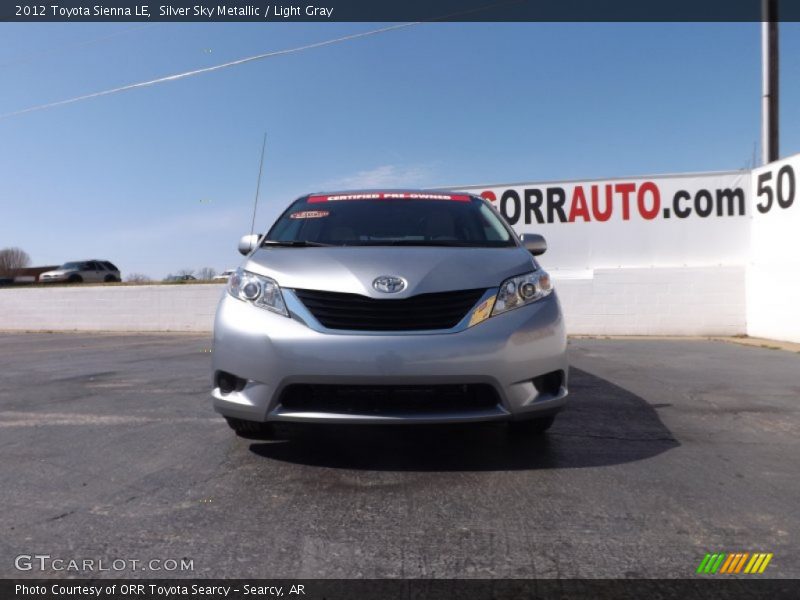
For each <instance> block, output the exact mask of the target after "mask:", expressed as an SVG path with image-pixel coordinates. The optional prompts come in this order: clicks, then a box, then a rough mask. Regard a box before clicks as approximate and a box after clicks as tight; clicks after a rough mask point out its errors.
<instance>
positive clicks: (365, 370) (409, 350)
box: [212, 190, 568, 436]
mask: <svg viewBox="0 0 800 600" xmlns="http://www.w3.org/2000/svg"><path fill="white" fill-rule="evenodd" d="M239 250H240V252H241V253H242V254H244V255H245V256H246V259H245V261H244V262H243V264H242V265H241V267H240V268H239V269H237V271H236V272H235V273H234V274H233V275H232V276H231V277H230V278H229V280H228V283H227V288H226V291H225V292H224V293H223V295H222V298H221V300H220V303H219V306H218V309H217V313H216V319H215V324H214V346H213V358H212V361H213V390H212V396H213V402H214V408H215V409H216V410H217V411H218V412H219V413H221V414H222V415H223V416H225V418H226V419H227V421H228V423H229V424H230V426H231V427H232V428H233V429H234V430H235V431H236V432H237V433H239V434H241V435H255V436H269V435H270V434H271V433H272V431H273V430H272V427H271V426H272V425H273V424H275V423H281V422H303V423H329V424H336V423H348V424H354V423H363V424H375V423H384V424H385V423H392V424H395V423H396V424H404V423H442V422H445V423H455V422H477V421H507V422H508V423H509V424H510V429H511V430H513V431H522V432H526V433H539V432H542V431H544V430H546V429H547V428H548V427H549V426H550V425H551V424H552V422H553V419H554V417H555V414H556V413H557V412H558V411H559V410H560V409H561V408H562V406H563V405H564V403H565V401H566V397H567V373H568V367H567V358H566V345H567V341H566V333H565V328H564V318H563V316H562V313H561V307H560V305H559V301H558V298H557V295H556V293H555V291H554V289H553V284H552V281H551V280H550V276H549V275H548V274H547V272H546V271H545V270H544V269H543V268H542V267H541V265H540V264H539V262H538V261H537V259H536V257H537V256H538V255H540V254H542V253H544V251H545V250H546V244H545V241H544V238H542V237H541V236H539V235H524V236H522V238H521V239H520V238H518V237H517V235H516V234H515V233H514V231H513V230H512V229H511V227H509V226H508V224H507V223H506V222H505V221H504V219H503V217H502V216H501V215H500V214H499V213H498V212H497V211H496V210H495V209H494V207H493V206H492V205H491V204H489V203H488V202H487V201H485V200H484V199H482V198H480V197H477V196H473V195H470V194H464V193H457V192H438V191H437V192H431V191H424V190H378V191H374V190H367V191H357V192H338V193H318V194H311V195H307V196H303V197H301V198H299V199H298V200H296V201H294V202H293V203H292V204H291V205H290V206H289V207H288V208H287V209H286V210H285V212H284V213H283V214H282V215H281V216H280V217H279V218H278V219H277V221H276V222H275V224H274V225H273V226H272V227H271V228H270V229H269V231H268V232H267V233H266V234H264V235H251V236H244V237H243V238H242V240H241V241H240V243H239Z"/></svg>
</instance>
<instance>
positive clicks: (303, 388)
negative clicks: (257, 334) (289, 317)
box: [280, 383, 500, 416]
mask: <svg viewBox="0 0 800 600" xmlns="http://www.w3.org/2000/svg"><path fill="white" fill-rule="evenodd" d="M499 402H500V398H499V397H498V395H497V391H496V390H495V389H494V388H493V387H492V386H491V385H489V384H485V383H471V384H454V385H441V384H439V385H330V384H311V385H309V384H293V385H289V386H287V387H286V388H285V389H284V391H283V393H282V394H281V397H280V404H281V406H282V407H283V408H284V409H286V410H290V411H297V412H323V413H338V414H342V413H349V414H359V415H364V414H367V415H389V416H390V415H392V414H409V413H414V414H418V413H427V414H433V413H459V412H470V411H480V410H489V409H492V408H495V407H496V406H497V405H498V403H499Z"/></svg>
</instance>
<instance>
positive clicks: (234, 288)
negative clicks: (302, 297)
mask: <svg viewBox="0 0 800 600" xmlns="http://www.w3.org/2000/svg"><path fill="white" fill-rule="evenodd" d="M228 293H229V294H230V295H231V296H233V297H234V298H238V299H239V300H243V301H244V302H249V303H250V304H253V305H254V306H258V307H259V308H266V309H267V310H271V311H272V312H276V313H278V314H280V315H283V316H284V317H288V316H289V312H288V311H287V310H286V305H285V304H284V302H283V295H282V294H281V288H280V286H279V285H278V284H277V282H276V281H275V280H273V279H270V278H269V277H264V276H263V275H256V274H255V273H251V272H249V271H245V270H244V269H237V270H236V272H235V273H234V274H233V275H231V276H230V277H229V278H228Z"/></svg>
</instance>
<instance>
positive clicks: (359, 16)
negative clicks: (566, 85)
mask: <svg viewBox="0 0 800 600" xmlns="http://www.w3.org/2000/svg"><path fill="white" fill-rule="evenodd" d="M761 4H762V0H393V1H392V0H305V1H303V2H297V1H296V0H288V1H286V2H280V1H278V2H272V1H270V0H228V1H226V0H155V1H153V0H3V2H0V21H10V22H70V21H82V22H90V21H98V22H101V21H106V22H133V21H137V22H176V23H177V22H235V21H240V22H243V21H250V22H292V21H295V22H297V21H305V22H312V21H313V22H329V21H346V22H397V21H440V22H441V21H448V22H470V21H471V22H536V21H541V22H552V21H564V22H567V21H572V22H626V21H628V22H634V21H635V22H643V21H692V22H697V21H726V22H746V21H751V22H755V21H760V20H761V18H762V10H761ZM145 7H146V8H145ZM288 7H293V8H292V10H291V11H290V12H291V14H286V9H287V8H288ZM203 9H205V10H203ZM267 9H269V10H267ZM280 9H283V10H280ZM314 9H325V12H320V11H315V10H314ZM276 11H277V14H276ZM329 11H330V12H329ZM284 14H285V15H286V16H283V15H284ZM778 19H779V20H781V21H800V2H798V1H797V0H780V3H779V10H778Z"/></svg>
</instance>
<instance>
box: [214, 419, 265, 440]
mask: <svg viewBox="0 0 800 600" xmlns="http://www.w3.org/2000/svg"><path fill="white" fill-rule="evenodd" d="M225 420H226V421H227V422H228V425H229V426H230V428H231V429H233V431H234V432H235V433H236V435H238V436H239V437H243V438H253V439H259V440H269V439H274V437H275V429H274V427H273V426H272V425H271V424H270V423H259V422H257V421H245V420H243V419H234V418H233V417H225Z"/></svg>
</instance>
